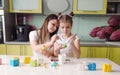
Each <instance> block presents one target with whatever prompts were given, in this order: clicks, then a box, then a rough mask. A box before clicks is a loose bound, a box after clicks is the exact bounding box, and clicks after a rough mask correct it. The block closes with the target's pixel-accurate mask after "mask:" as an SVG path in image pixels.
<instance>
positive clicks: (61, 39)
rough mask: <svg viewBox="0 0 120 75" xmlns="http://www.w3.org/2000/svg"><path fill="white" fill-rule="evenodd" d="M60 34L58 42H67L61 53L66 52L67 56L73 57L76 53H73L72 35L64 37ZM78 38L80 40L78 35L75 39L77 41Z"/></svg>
mask: <svg viewBox="0 0 120 75" xmlns="http://www.w3.org/2000/svg"><path fill="white" fill-rule="evenodd" d="M58 36H59V39H58V40H57V41H56V42H57V43H59V44H65V45H66V46H67V47H65V48H63V49H60V54H66V56H67V57H73V56H74V55H73V53H72V48H71V46H70V42H71V40H70V37H69V38H66V39H64V38H63V37H62V35H61V34H58ZM77 40H79V38H78V36H77V35H76V39H75V41H77ZM75 41H74V42H75Z"/></svg>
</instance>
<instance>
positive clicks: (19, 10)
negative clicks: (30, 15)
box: [19, 10, 33, 11]
mask: <svg viewBox="0 0 120 75" xmlns="http://www.w3.org/2000/svg"><path fill="white" fill-rule="evenodd" d="M19 11H33V10H19Z"/></svg>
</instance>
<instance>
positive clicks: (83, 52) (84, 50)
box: [80, 46, 89, 58]
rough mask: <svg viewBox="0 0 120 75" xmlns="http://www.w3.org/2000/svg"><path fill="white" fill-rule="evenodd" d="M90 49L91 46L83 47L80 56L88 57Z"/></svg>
mask: <svg viewBox="0 0 120 75" xmlns="http://www.w3.org/2000/svg"><path fill="white" fill-rule="evenodd" d="M88 50H89V47H84V46H83V47H81V55H80V57H81V58H87V57H88V55H89V54H88Z"/></svg>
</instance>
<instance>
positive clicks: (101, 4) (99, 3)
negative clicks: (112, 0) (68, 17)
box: [73, 0, 107, 14]
mask: <svg viewBox="0 0 120 75" xmlns="http://www.w3.org/2000/svg"><path fill="white" fill-rule="evenodd" d="M106 7H107V0H92V1H91V0H74V3H73V12H74V13H75V14H106Z"/></svg>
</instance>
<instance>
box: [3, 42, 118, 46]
mask: <svg viewBox="0 0 120 75" xmlns="http://www.w3.org/2000/svg"><path fill="white" fill-rule="evenodd" d="M5 44H28V45H29V44H30V43H29V42H16V41H11V42H5ZM80 45H81V46H109V45H111V46H120V42H105V41H88V42H87V41H81V42H80Z"/></svg>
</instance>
